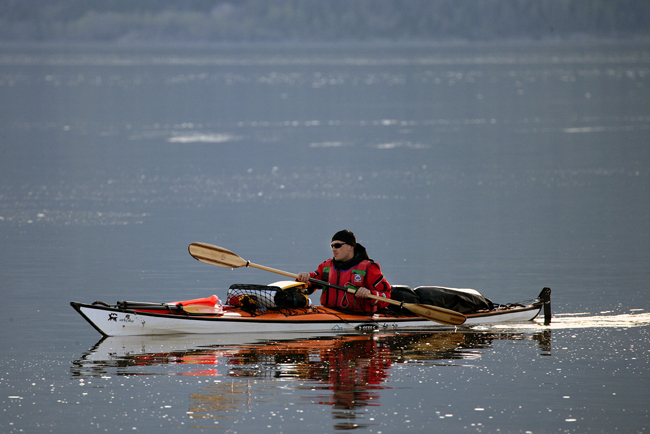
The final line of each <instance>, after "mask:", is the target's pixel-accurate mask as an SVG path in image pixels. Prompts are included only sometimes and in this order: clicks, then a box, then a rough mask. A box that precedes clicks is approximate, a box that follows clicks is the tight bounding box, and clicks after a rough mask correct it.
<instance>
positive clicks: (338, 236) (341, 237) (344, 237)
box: [332, 229, 357, 246]
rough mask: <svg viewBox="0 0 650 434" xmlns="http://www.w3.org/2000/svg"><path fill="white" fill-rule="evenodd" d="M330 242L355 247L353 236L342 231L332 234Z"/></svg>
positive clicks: (355, 242) (348, 232) (345, 230)
mask: <svg viewBox="0 0 650 434" xmlns="http://www.w3.org/2000/svg"><path fill="white" fill-rule="evenodd" d="M332 241H343V242H344V243H346V244H349V245H351V246H356V245H357V238H356V237H355V236H354V234H353V233H352V232H351V231H349V230H347V229H343V230H342V231H338V232H337V233H335V234H334V236H333V237H332Z"/></svg>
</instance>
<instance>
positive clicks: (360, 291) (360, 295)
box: [354, 287, 372, 298]
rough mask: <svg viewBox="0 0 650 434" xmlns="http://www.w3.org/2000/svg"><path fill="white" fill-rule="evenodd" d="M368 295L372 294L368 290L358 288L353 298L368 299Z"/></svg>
mask: <svg viewBox="0 0 650 434" xmlns="http://www.w3.org/2000/svg"><path fill="white" fill-rule="evenodd" d="M369 295H372V292H370V290H369V289H368V288H363V287H361V288H359V289H357V292H355V293H354V296H355V297H357V298H368V296H369Z"/></svg>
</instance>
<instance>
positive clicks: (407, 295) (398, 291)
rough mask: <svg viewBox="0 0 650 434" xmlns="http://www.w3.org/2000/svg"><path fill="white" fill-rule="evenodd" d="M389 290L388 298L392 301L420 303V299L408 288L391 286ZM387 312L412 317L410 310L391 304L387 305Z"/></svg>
mask: <svg viewBox="0 0 650 434" xmlns="http://www.w3.org/2000/svg"><path fill="white" fill-rule="evenodd" d="M390 288H391V291H390V298H391V299H392V300H395V301H402V302H404V303H415V304H417V303H419V302H420V297H418V295H417V294H416V293H415V291H413V290H412V289H411V288H410V287H409V286H406V285H391V287H390ZM388 311H389V312H391V313H393V314H396V315H410V316H413V315H414V314H413V313H412V312H411V311H410V310H408V309H404V308H403V307H399V306H395V305H392V304H390V305H388Z"/></svg>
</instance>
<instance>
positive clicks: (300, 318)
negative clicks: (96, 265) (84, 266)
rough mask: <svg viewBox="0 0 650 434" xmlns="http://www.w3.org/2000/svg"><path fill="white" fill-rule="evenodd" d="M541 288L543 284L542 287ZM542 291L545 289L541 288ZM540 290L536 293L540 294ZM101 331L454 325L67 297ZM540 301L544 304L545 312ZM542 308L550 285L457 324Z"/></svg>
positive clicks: (314, 310)
mask: <svg viewBox="0 0 650 434" xmlns="http://www.w3.org/2000/svg"><path fill="white" fill-rule="evenodd" d="M545 290H546V289H545ZM542 293H544V291H542ZM541 295H542V294H540V296H541ZM70 304H71V306H72V307H73V308H74V309H75V310H76V311H77V312H79V314H81V316H82V317H83V318H84V319H86V321H88V322H89V323H90V324H91V325H92V326H93V327H94V328H95V329H96V330H97V331H98V332H99V333H101V334H102V335H103V336H141V335H174V334H221V333H226V334H231V333H278V332H292V331H300V332H335V333H338V332H341V331H346V330H350V331H353V330H399V329H404V330H408V329H431V328H434V329H440V328H446V329H449V328H453V326H445V325H441V324H438V323H435V322H432V321H429V320H427V319H424V318H420V317H415V316H394V315H386V314H377V315H373V316H363V315H351V314H346V313H342V312H338V311H333V310H331V309H327V308H323V307H320V306H318V307H310V308H307V309H301V310H296V311H293V312H291V313H290V314H289V315H287V314H286V313H283V314H280V313H277V312H274V313H271V312H270V313H268V314H262V315H257V316H250V315H248V314H247V313H245V312H241V313H240V312H237V311H225V312H224V313H222V314H214V315H193V314H190V313H187V314H171V313H168V312H164V311H162V312H160V313H158V312H142V311H138V310H136V309H128V308H126V309H125V308H120V307H118V306H107V305H96V304H84V303H78V302H71V303H70ZM545 306H547V307H548V314H547V312H546V308H545ZM542 308H545V319H546V320H547V322H548V321H550V290H548V300H545V299H541V298H538V299H535V300H531V302H530V304H526V305H521V304H517V305H513V306H508V308H501V309H495V310H493V311H488V312H481V313H475V314H467V315H466V316H467V320H466V322H465V323H464V324H463V325H462V327H466V326H473V325H480V324H486V325H490V324H503V323H517V322H524V321H531V320H534V319H535V318H536V317H537V316H538V315H539V313H540V311H541V310H542Z"/></svg>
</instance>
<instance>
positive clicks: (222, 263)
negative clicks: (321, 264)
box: [188, 243, 466, 325]
mask: <svg viewBox="0 0 650 434" xmlns="http://www.w3.org/2000/svg"><path fill="white" fill-rule="evenodd" d="M188 249H189V252H190V255H192V256H193V257H194V258H195V259H197V260H199V261H201V262H205V263H207V264H212V265H217V266H219V267H228V268H239V267H252V268H257V269H260V270H264V271H269V272H271V273H276V274H280V275H283V276H287V277H292V278H294V279H297V278H298V275H297V274H294V273H289V272H287V271H282V270H278V269H276V268H271V267H267V266H264V265H259V264H253V263H252V262H250V261H247V260H245V259H243V258H242V257H240V256H239V255H237V254H235V253H233V252H231V251H230V250H227V249H224V248H223V247H219V246H213V245H211V244H206V243H192V244H190V245H189V247H188ZM309 281H310V282H312V283H315V284H317V285H323V286H329V287H331V288H335V289H340V290H343V291H346V292H349V293H351V294H354V293H355V292H356V290H355V289H353V288H345V287H343V286H339V285H334V284H331V283H329V282H325V281H322V280H316V279H311V278H310V279H309ZM366 297H368V298H371V299H374V300H378V301H383V302H385V303H389V304H393V305H395V306H400V307H403V308H405V309H407V310H409V311H411V312H412V313H414V314H416V315H418V316H421V317H423V318H426V319H429V320H431V321H436V322H440V323H442V324H448V325H460V324H463V323H464V322H465V320H466V317H465V315H463V314H461V313H458V312H454V311H453V310H449V309H445V308H442V307H437V306H429V305H426V304H414V303H404V302H400V301H397V300H392V299H390V298H384V297H379V296H377V295H374V294H368V295H367V296H366Z"/></svg>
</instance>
